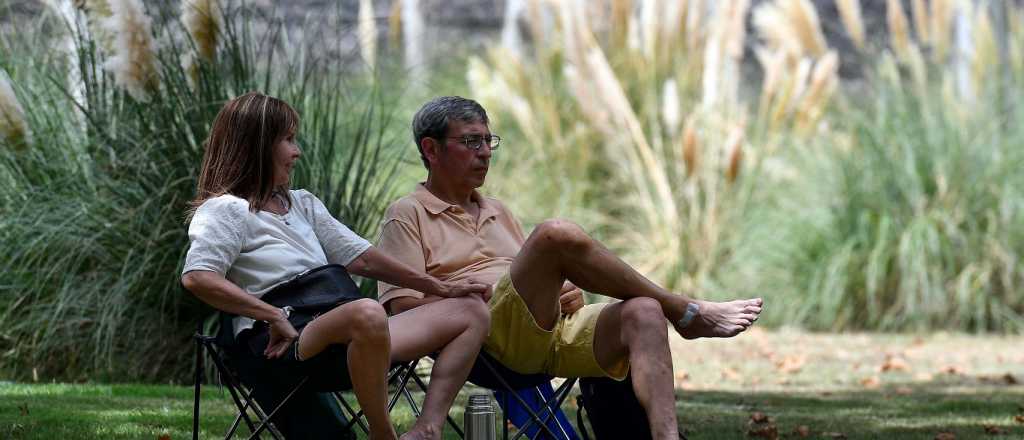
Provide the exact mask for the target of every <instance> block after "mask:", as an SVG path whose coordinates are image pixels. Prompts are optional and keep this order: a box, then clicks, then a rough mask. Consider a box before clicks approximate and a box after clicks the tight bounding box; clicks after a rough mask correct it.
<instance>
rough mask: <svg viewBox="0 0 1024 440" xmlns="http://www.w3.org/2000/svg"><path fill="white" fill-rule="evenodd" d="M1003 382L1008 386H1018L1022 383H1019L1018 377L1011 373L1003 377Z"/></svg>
mask: <svg viewBox="0 0 1024 440" xmlns="http://www.w3.org/2000/svg"><path fill="white" fill-rule="evenodd" d="M1003 382H1006V384H1007V385H1017V384H1019V383H1020V382H1019V381H1017V377H1016V376H1014V375H1012V374H1010V373H1006V374H1005V375H1004V376H1003Z"/></svg>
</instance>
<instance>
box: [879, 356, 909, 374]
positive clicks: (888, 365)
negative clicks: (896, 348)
mask: <svg viewBox="0 0 1024 440" xmlns="http://www.w3.org/2000/svg"><path fill="white" fill-rule="evenodd" d="M878 369H879V371H881V372H883V373H885V372H889V371H909V370H910V364H908V363H907V361H905V360H903V358H901V357H899V356H888V357H886V359H885V362H883V363H882V366H881V367H878Z"/></svg>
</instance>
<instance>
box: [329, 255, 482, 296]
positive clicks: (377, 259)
mask: <svg viewBox="0 0 1024 440" xmlns="http://www.w3.org/2000/svg"><path fill="white" fill-rule="evenodd" d="M346 268H347V269H348V271H349V272H351V273H354V274H356V275H360V276H365V277H368V278H373V279H375V280H380V281H383V282H385V283H388V284H393V285H395V286H400V287H406V288H409V289H413V290H417V291H420V292H423V293H425V294H427V295H437V296H440V297H444V298H454V297H458V296H465V295H469V294H474V293H475V294H478V295H480V296H481V297H483V298H484V299H485V300H486V299H487V296H488V294H489V293H490V287H489V286H488V285H486V284H482V283H476V282H472V281H469V282H459V283H453V282H447V281H441V280H438V279H437V278H434V277H432V276H430V275H427V274H426V273H423V272H419V271H416V270H415V269H413V268H411V267H409V266H407V265H406V264H405V263H402V262H401V261H398V260H396V259H394V258H392V257H390V256H388V255H387V254H385V253H384V252H381V251H380V250H379V249H377V248H376V247H373V246H371V247H370V248H369V249H367V250H366V252H363V253H362V254H361V255H359V256H358V257H356V259H355V260H352V262H351V263H349V264H348V266H346Z"/></svg>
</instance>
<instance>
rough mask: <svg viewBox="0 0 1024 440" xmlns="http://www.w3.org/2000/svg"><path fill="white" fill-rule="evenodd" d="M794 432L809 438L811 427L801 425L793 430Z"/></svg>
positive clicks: (801, 436)
mask: <svg viewBox="0 0 1024 440" xmlns="http://www.w3.org/2000/svg"><path fill="white" fill-rule="evenodd" d="M793 434H795V435H796V436H797V437H800V438H807V437H810V436H811V428H808V427H806V426H804V425H800V426H797V427H796V429H794V430H793Z"/></svg>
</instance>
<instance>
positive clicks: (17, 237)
mask: <svg viewBox="0 0 1024 440" xmlns="http://www.w3.org/2000/svg"><path fill="white" fill-rule="evenodd" d="M184 3H185V4H184V5H182V7H181V8H178V7H173V8H172V7H168V6H166V5H165V6H161V7H158V8H156V9H150V10H146V9H145V8H143V7H142V4H141V2H138V1H127V0H121V1H114V0H111V1H109V2H106V1H95V2H93V1H88V2H81V4H82V5H83V7H82V9H78V10H74V11H73V12H72V14H71V19H70V20H61V19H59V18H58V17H54V16H48V18H47V19H46V20H45V23H42V24H41V27H39V28H37V29H57V30H58V31H61V32H65V33H67V35H69V38H68V39H66V40H65V41H69V42H70V44H68V45H66V47H63V48H61V47H57V48H55V50H53V51H48V52H46V51H44V52H40V51H38V50H29V48H30V47H31V46H32V45H33V44H35V41H34V40H35V39H36V38H39V35H38V34H36V33H34V32H32V29H27V30H28V32H25V33H23V34H20V35H14V36H11V37H10V38H9V39H7V40H5V41H2V42H0V43H2V46H0V51H2V52H3V53H5V54H11V56H9V57H8V56H5V57H3V58H2V59H0V68H3V69H4V70H6V71H7V72H9V73H10V84H11V90H13V95H14V96H15V97H16V98H17V100H18V101H17V102H18V103H20V107H17V106H13V105H10V104H6V106H5V107H4V108H5V109H7V108H15V109H18V108H21V109H23V112H21V113H23V116H24V121H25V126H26V127H27V130H21V132H25V133H31V137H29V136H20V137H13V136H9V135H8V136H5V139H4V140H0V142H3V144H2V146H0V182H3V185H0V187H2V188H0V203H2V204H0V211H2V212H3V216H2V217H0V246H2V248H3V249H4V252H2V253H0V280H2V281H0V377H6V378H13V379H25V378H33V377H34V378H39V379H48V378H59V379H61V380H85V379H101V380H102V379H106V380H178V379H182V378H184V377H186V375H187V371H188V368H189V365H190V361H189V359H191V356H192V355H191V351H190V348H191V345H190V344H191V340H190V336H191V333H192V332H193V331H194V329H195V328H196V325H197V324H198V323H200V322H202V321H203V320H204V319H205V318H206V317H207V316H209V315H210V313H211V310H212V309H210V308H208V307H206V306H204V305H202V304H201V303H199V302H198V301H197V300H195V299H194V298H193V297H192V296H191V295H189V294H188V293H186V292H184V291H183V289H182V288H181V287H180V284H179V273H180V270H181V264H182V261H183V258H184V253H185V251H186V249H187V244H188V243H187V237H186V227H187V225H186V224H185V223H184V220H185V218H184V212H185V209H186V208H187V202H188V201H189V200H190V199H191V198H192V197H193V195H194V192H195V185H196V182H195V179H196V174H197V172H198V168H199V165H200V161H201V157H202V141H203V140H204V139H205V137H206V135H207V133H208V130H209V125H210V123H211V121H212V120H213V117H214V116H215V114H216V112H217V111H218V110H219V109H220V107H221V106H222V105H223V103H224V102H225V101H226V100H227V99H229V98H231V97H233V96H237V95H239V94H242V93H244V92H246V91H250V90H260V91H264V92H266V93H268V94H271V95H275V96H278V97H281V98H283V99H285V100H287V101H288V102H290V103H292V104H293V105H294V106H295V107H296V109H297V110H298V112H299V113H300V115H301V116H302V127H301V129H300V132H299V143H300V145H301V146H302V148H303V152H304V155H305V157H304V159H303V161H302V162H301V163H300V165H299V167H297V169H296V171H295V176H294V182H295V183H294V186H295V187H300V188H307V189H309V190H310V191H312V192H313V193H314V194H317V195H318V196H320V197H321V198H322V199H323V200H324V202H325V203H326V205H327V206H328V208H329V209H330V210H331V211H332V213H333V214H335V215H337V216H339V217H340V218H341V219H342V220H343V221H344V222H346V223H347V224H349V225H350V226H352V227H353V229H354V230H355V231H356V232H357V233H360V234H362V235H364V236H371V237H372V236H373V235H374V234H375V228H376V227H377V223H378V218H379V216H380V215H381V213H382V210H383V208H384V206H385V204H386V203H387V202H388V201H390V199H391V198H392V196H393V191H392V186H391V182H392V176H393V174H394V171H395V166H396V165H397V163H398V162H397V160H396V159H395V157H394V154H395V148H393V147H394V146H395V144H396V139H397V138H396V137H395V136H393V135H392V133H393V130H392V128H393V125H392V122H393V121H392V119H391V110H390V109H391V108H393V106H394V97H395V94H394V93H391V92H390V91H387V90H385V89H383V88H381V87H379V86H378V84H377V81H375V80H374V78H372V77H368V76H367V77H358V78H357V77H355V76H352V75H350V74H348V73H346V71H344V70H343V68H342V67H343V66H341V65H340V61H338V60H337V59H320V58H317V57H316V56H314V55H311V54H310V53H309V52H305V51H302V50H296V48H295V46H293V45H291V44H288V36H287V35H286V34H285V33H284V32H283V31H282V27H281V25H280V23H279V22H277V21H276V20H275V19H273V17H263V19H264V20H265V21H266V22H268V23H270V25H269V28H268V29H267V30H266V31H265V32H260V33H259V34H258V35H257V34H256V32H255V31H254V30H253V29H252V28H251V27H250V25H249V24H248V23H250V22H252V18H254V17H253V16H252V14H254V13H255V12H253V11H252V10H248V9H246V8H243V7H239V6H237V5H236V4H233V3H230V2H229V3H219V4H218V3H217V2H206V1H187V2H184ZM182 12H184V14H183V15H179V14H182ZM68 69H74V71H73V72H72V73H73V74H69V72H68ZM8 95H10V94H9V93H4V94H3V98H5V99H8V101H9V96H8ZM8 101H5V102H8ZM7 113H9V112H6V110H5V113H4V114H7ZM15 113H16V114H18V113H17V112H15ZM5 126H6V125H5ZM7 132H11V131H10V130H8V131H5V133H7ZM15 133H18V132H15ZM12 138H14V139H18V141H17V142H11V141H9V139H12Z"/></svg>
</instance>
